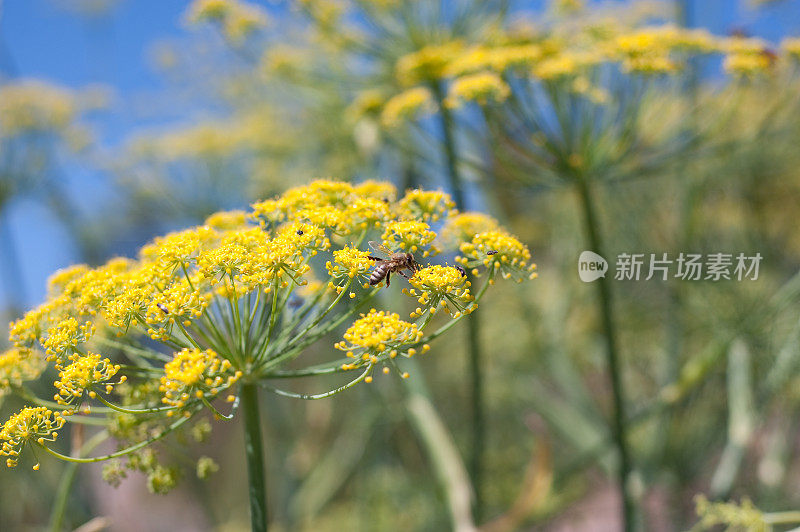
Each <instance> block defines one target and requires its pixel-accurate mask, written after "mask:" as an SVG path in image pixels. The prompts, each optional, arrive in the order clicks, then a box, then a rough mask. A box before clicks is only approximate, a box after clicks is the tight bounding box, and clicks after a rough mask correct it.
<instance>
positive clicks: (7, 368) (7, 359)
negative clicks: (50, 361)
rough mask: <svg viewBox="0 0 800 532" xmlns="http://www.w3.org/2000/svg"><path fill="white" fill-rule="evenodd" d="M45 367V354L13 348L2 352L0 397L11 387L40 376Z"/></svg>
mask: <svg viewBox="0 0 800 532" xmlns="http://www.w3.org/2000/svg"><path fill="white" fill-rule="evenodd" d="M44 368H45V360H44V356H42V354H41V353H39V352H31V351H28V350H27V349H18V348H11V349H8V350H6V351H4V352H3V353H0V398H2V397H3V396H4V395H5V394H6V393H7V392H8V390H9V388H11V387H15V386H20V385H21V384H22V383H23V382H26V381H31V380H34V379H36V378H38V377H39V375H41V374H42V371H44Z"/></svg>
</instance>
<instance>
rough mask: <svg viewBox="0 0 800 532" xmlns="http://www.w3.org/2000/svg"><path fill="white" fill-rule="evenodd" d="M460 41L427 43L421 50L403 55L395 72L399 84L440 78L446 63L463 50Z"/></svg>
mask: <svg viewBox="0 0 800 532" xmlns="http://www.w3.org/2000/svg"><path fill="white" fill-rule="evenodd" d="M463 48H464V44H463V43H462V42H460V41H451V42H447V43H444V44H435V45H429V46H426V47H424V48H422V49H421V50H418V51H416V52H413V53H410V54H408V55H404V56H403V57H401V58H400V59H399V60H398V61H397V66H396V67H395V74H396V76H397V81H399V82H400V84H401V85H404V86H407V87H408V86H411V85H416V84H418V83H423V82H428V81H436V80H439V79H440V78H442V76H443V75H444V73H445V69H446V68H447V66H448V64H450V62H451V61H452V60H453V59H455V58H456V57H457V56H458V54H459V53H460V52H461V51H462V50H463Z"/></svg>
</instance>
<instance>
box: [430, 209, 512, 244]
mask: <svg viewBox="0 0 800 532" xmlns="http://www.w3.org/2000/svg"><path fill="white" fill-rule="evenodd" d="M498 225H499V224H498V223H497V220H495V219H494V218H492V217H491V216H489V215H488V214H484V213H482V212H461V213H458V214H455V215H453V216H450V217H449V218H448V219H447V223H446V224H445V226H444V228H443V229H442V231H441V234H440V235H441V239H442V241H443V242H446V243H447V244H448V245H452V246H455V247H458V246H459V245H460V244H461V243H462V242H469V241H471V240H472V237H474V236H475V235H477V234H478V233H483V232H484V231H489V230H494V229H497V228H498Z"/></svg>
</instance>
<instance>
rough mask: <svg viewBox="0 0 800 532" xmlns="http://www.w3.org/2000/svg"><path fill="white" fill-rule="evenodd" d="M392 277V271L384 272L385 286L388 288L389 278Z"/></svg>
mask: <svg viewBox="0 0 800 532" xmlns="http://www.w3.org/2000/svg"><path fill="white" fill-rule="evenodd" d="M391 277H392V272H388V273H387V274H386V288H389V279H390V278H391Z"/></svg>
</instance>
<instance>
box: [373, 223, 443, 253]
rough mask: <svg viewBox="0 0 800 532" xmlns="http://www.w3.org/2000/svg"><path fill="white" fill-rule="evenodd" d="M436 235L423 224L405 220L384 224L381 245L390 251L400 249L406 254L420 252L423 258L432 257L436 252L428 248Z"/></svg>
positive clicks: (431, 247)
mask: <svg viewBox="0 0 800 532" xmlns="http://www.w3.org/2000/svg"><path fill="white" fill-rule="evenodd" d="M435 238H436V233H434V232H433V231H431V228H430V226H429V225H428V224H426V223H425V222H417V221H415V220H405V221H400V222H391V223H388V224H386V230H385V231H384V232H383V244H384V245H385V246H386V247H387V248H389V249H390V250H396V249H400V250H403V251H406V252H411V253H417V252H418V251H421V252H422V256H423V257H427V256H429V255H433V254H435V253H437V252H438V250H437V249H436V248H435V247H433V246H430V243H431V242H433V240H434V239H435ZM429 246H430V247H429Z"/></svg>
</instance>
